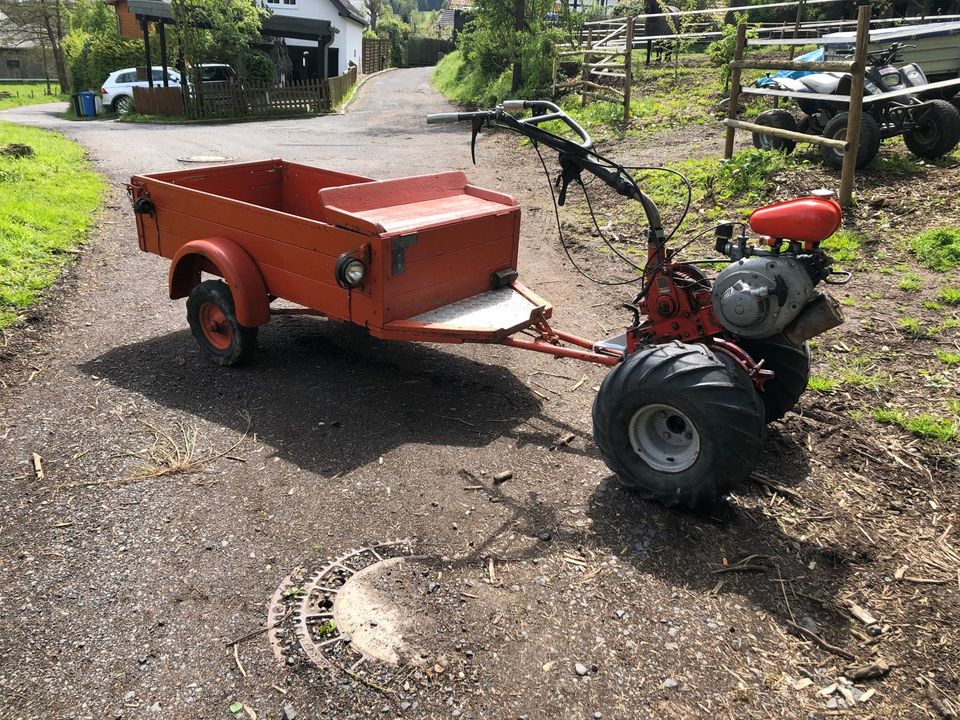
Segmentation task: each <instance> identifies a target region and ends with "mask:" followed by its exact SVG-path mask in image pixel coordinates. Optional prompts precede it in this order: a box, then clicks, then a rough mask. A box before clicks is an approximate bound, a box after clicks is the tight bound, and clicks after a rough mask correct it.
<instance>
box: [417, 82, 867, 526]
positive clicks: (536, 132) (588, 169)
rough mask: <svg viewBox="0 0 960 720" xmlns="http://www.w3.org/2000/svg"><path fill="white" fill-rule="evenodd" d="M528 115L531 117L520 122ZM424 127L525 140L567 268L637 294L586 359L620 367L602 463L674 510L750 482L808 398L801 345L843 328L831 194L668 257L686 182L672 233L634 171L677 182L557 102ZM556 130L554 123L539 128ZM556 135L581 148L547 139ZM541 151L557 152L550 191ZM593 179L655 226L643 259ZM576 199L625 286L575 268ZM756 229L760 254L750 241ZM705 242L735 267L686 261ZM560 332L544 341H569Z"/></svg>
mask: <svg viewBox="0 0 960 720" xmlns="http://www.w3.org/2000/svg"><path fill="white" fill-rule="evenodd" d="M525 110H526V111H532V113H533V114H532V115H531V116H527V117H525V118H523V119H520V118H519V117H515V116H514V115H513V113H521V112H523V111H525ZM427 122H428V123H451V122H469V123H472V129H473V141H474V143H475V141H476V137H477V133H478V132H480V130H481V129H482V128H484V127H487V126H496V127H499V128H504V129H506V130H510V131H512V132H515V133H518V134H520V135H524V136H526V137H527V138H529V140H530V141H531V143H532V145H533V148H534V150H535V151H536V152H537V154H538V156H539V159H540V160H541V163H542V166H543V170H544V173H545V175H546V176H547V181H548V183H550V189H551V195H552V197H553V204H554V208H553V209H554V214H555V219H556V221H557V229H558V232H559V235H560V242H561V245H562V246H563V249H564V251H565V252H566V256H567V259H568V260H569V261H570V263H571V265H573V267H574V269H576V270H577V271H578V272H579V273H580V274H581V275H583V276H584V277H585V278H587V279H588V280H591V281H593V282H596V283H598V284H603V285H622V286H629V285H631V284H635V285H636V286H637V290H636V295H635V296H633V299H632V301H631V302H629V303H627V304H625V305H624V308H625V309H626V310H627V311H629V313H630V320H629V322H628V324H627V327H626V330H625V331H624V332H623V333H621V334H620V335H617V336H615V337H612V338H608V339H606V340H599V341H595V342H592V343H588V345H589V348H588V349H589V350H590V352H586V353H584V352H581V353H579V354H578V357H579V358H580V359H584V360H589V361H592V362H597V363H600V364H604V365H608V366H611V367H612V369H611V371H610V373H609V374H608V375H607V376H606V378H605V379H604V381H603V383H602V384H601V386H600V389H599V392H598V393H597V396H596V399H595V401H594V404H593V436H594V440H595V441H596V444H597V447H598V448H599V450H600V454H601V456H602V457H603V459H604V461H605V462H606V463H607V465H608V466H609V467H610V468H611V469H612V470H613V471H614V472H616V473H617V475H619V476H620V478H621V480H622V481H623V482H624V483H625V484H626V485H628V486H630V487H633V488H635V489H636V490H637V491H639V492H640V494H641V495H642V496H644V497H646V498H649V499H653V500H657V501H659V502H662V503H664V504H666V505H670V506H685V507H691V506H696V505H700V504H704V503H708V502H710V501H712V500H714V499H716V498H717V497H718V496H720V495H723V494H724V493H725V492H726V491H727V490H729V489H730V488H731V487H732V486H733V485H734V484H735V483H737V482H738V481H740V480H742V479H744V478H746V477H747V476H748V475H749V474H750V473H751V471H752V470H753V468H754V466H755V464H756V461H757V458H758V456H759V453H760V449H761V447H762V444H763V440H764V434H765V426H766V424H767V423H769V422H771V421H774V420H778V419H780V418H782V417H783V416H784V415H785V414H786V413H787V412H788V411H789V410H790V409H791V408H793V406H794V405H795V403H796V402H797V400H798V399H799V398H800V395H801V394H802V393H803V391H804V389H805V388H806V385H807V378H808V374H809V369H810V353H809V350H808V348H807V343H806V341H807V340H808V339H810V338H812V337H814V336H816V335H819V334H820V333H823V332H825V331H826V330H829V329H830V328H832V327H835V326H837V325H839V324H840V323H841V322H842V321H843V320H842V317H841V316H840V313H839V308H838V307H837V304H836V302H834V301H833V300H832V299H831V298H830V297H829V296H828V295H827V294H825V293H823V292H821V290H820V288H822V285H821V283H823V284H842V283H843V282H845V281H846V280H848V279H849V273H841V272H837V271H835V270H833V269H832V267H831V266H832V262H833V261H832V260H831V258H830V257H829V256H828V255H827V254H826V253H825V252H824V250H823V249H822V248H821V246H820V245H821V243H822V242H823V241H824V240H826V239H827V238H829V237H830V236H831V235H832V234H833V233H834V232H835V231H836V230H837V229H838V228H839V227H840V224H841V209H840V205H839V204H838V203H837V202H836V201H835V200H834V199H833V198H832V197H831V193H830V192H829V191H815V192H814V193H813V194H812V195H811V196H809V197H803V198H798V199H795V200H789V201H787V202H781V203H776V204H774V205H769V206H766V207H762V208H759V209H757V210H755V211H754V212H753V213H752V214H751V215H750V218H749V220H748V221H747V222H746V223H743V222H725V223H721V224H719V225H717V226H716V227H709V228H706V229H705V230H704V231H703V232H701V233H699V234H695V235H693V236H692V237H690V238H688V239H686V240H685V241H684V242H681V243H679V244H675V245H673V246H671V243H670V241H671V239H672V238H673V237H674V236H675V234H676V233H677V231H678V230H679V228H680V226H681V224H682V222H683V218H684V217H685V216H686V214H687V211H688V210H689V208H690V201H691V187H690V184H689V182H687V183H686V186H687V198H686V209H685V210H684V211H683V215H682V216H681V217H680V219H679V220H678V221H677V222H676V223H675V224H673V225H672V227H671V228H665V227H664V223H663V220H662V219H661V216H660V211H659V210H658V208H657V206H656V205H655V204H654V202H653V200H652V199H651V198H650V197H649V196H648V195H647V194H646V193H644V192H643V190H642V189H641V187H640V184H639V182H638V180H637V178H636V177H635V176H634V174H633V173H634V171H637V170H643V171H661V172H668V173H672V174H673V175H679V173H676V172H675V171H672V170H669V169H666V168H657V167H653V168H651V167H633V166H628V165H622V164H620V163H619V162H617V161H615V160H612V159H610V158H607V157H604V156H603V155H601V154H600V153H599V152H598V151H597V150H596V149H595V148H594V147H593V145H592V142H591V140H590V136H589V135H588V134H587V132H586V131H585V130H584V129H583V128H582V127H580V126H579V125H578V124H577V123H576V122H575V121H574V120H573V119H572V118H570V116H569V115H567V114H566V113H565V112H563V111H562V110H561V109H560V108H559V107H557V106H556V105H554V104H553V103H550V102H546V101H523V100H510V101H505V102H504V103H503V104H502V105H499V106H497V107H496V108H494V109H491V110H481V111H477V112H465V113H443V114H440V115H431V116H430V117H428V118H427ZM547 122H552V123H554V125H553V126H547V127H541V125H543V124H544V123H547ZM560 124H563V125H566V127H567V129H568V130H569V131H572V132H573V133H574V134H575V135H576V136H577V138H578V139H577V140H571V139H567V138H565V137H562V136H560V135H557V134H556V133H555V132H551V129H553V127H556V126H558V125H560ZM548 128H551V129H548ZM474 143H471V150H473V145H474ZM541 148H549V149H552V150H554V151H556V152H557V153H558V155H559V157H558V160H559V167H560V172H559V175H558V176H557V177H556V183H555V184H554V183H553V182H552V181H553V178H552V177H551V175H550V172H549V170H548V167H547V164H546V161H545V160H544V158H543V155H542V154H541ZM680 177H681V178H683V176H682V175H680ZM683 180H684V181H686V179H685V178H683ZM596 181H599V182H601V183H604V184H606V185H607V186H609V187H610V188H612V189H613V190H614V191H615V192H616V193H618V194H620V195H621V196H623V197H625V198H626V199H627V200H629V201H633V202H637V203H639V205H640V207H641V208H642V210H643V213H644V215H645V216H646V220H647V223H646V227H645V228H637V233H636V234H637V235H638V236H639V237H640V238H642V239H641V240H640V242H642V243H643V245H644V246H645V249H646V257H645V259H639V258H638V257H637V255H635V254H632V253H631V252H629V250H630V249H631V248H628V247H626V246H625V245H620V243H622V242H625V241H621V240H618V239H616V238H614V237H607V236H606V235H604V233H603V230H602V229H601V228H600V226H599V224H598V223H597V220H596V217H595V216H594V215H593V210H592V206H591V205H590V202H589V195H588V187H589V186H590V184H591V182H596ZM554 188H557V190H558V192H557V191H555V190H554ZM570 188H573V189H575V190H579V191H581V192H582V193H583V195H584V199H585V200H586V201H587V203H586V205H587V208H588V209H589V210H588V211H589V213H590V215H591V217H592V219H593V224H594V227H595V228H596V230H597V233H598V236H599V237H600V238H601V239H602V240H603V241H604V242H605V243H606V245H607V247H608V249H609V250H610V252H611V253H612V255H614V256H616V257H617V258H619V259H620V260H621V261H623V262H624V263H625V264H626V265H627V266H628V267H629V270H628V271H627V272H626V273H625V275H626V277H625V278H623V279H617V278H614V277H612V276H610V275H607V274H604V275H603V276H602V277H596V276H595V275H591V273H590V271H589V270H587V269H584V268H582V267H580V265H579V264H578V262H577V258H576V256H575V255H574V254H573V253H572V252H571V247H570V245H569V243H567V242H566V241H565V239H564V235H563V224H562V223H561V222H560V215H559V211H558V210H557V206H558V205H563V204H564V202H565V201H566V199H567V192H568V189H570ZM748 227H749V229H750V230H751V231H752V232H753V233H755V235H756V236H759V238H758V239H759V243H757V244H755V243H753V242H751V241H749V240H748V235H747V228H748ZM707 233H713V235H714V240H715V242H714V247H715V250H716V252H717V253H718V254H721V255H723V257H722V258H720V259H719V261H721V262H723V261H725V262H726V263H727V265H726V267H725V268H724V269H723V270H721V271H720V272H719V273H718V274H717V275H716V276H715V277H714V278H712V279H711V278H709V277H707V276H706V275H705V274H704V273H703V272H702V271H701V270H700V269H698V266H699V265H701V264H703V263H707V262H710V263H712V262H717V261H718V259H717V258H716V257H714V258H707V259H703V260H695V259H683V260H681V259H680V258H679V257H678V253H679V252H680V251H682V250H683V249H684V248H686V247H688V246H690V245H691V243H693V242H694V241H695V240H697V239H698V238H700V237H703V236H704V235H706V234H707ZM618 245H619V247H618ZM818 286H820V287H819V288H818ZM631 295H632V293H631ZM555 335H556V337H555V338H554V339H553V340H549V339H548V340H547V341H548V342H551V341H554V342H559V341H560V340H562V339H564V337H566V338H567V339H569V338H570V336H561V335H560V334H559V333H555ZM582 347H587V346H582ZM568 356H570V355H569V354H568Z"/></svg>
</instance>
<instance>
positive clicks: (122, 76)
mask: <svg viewBox="0 0 960 720" xmlns="http://www.w3.org/2000/svg"><path fill="white" fill-rule="evenodd" d="M167 74H168V77H169V81H170V87H180V73H179V72H177V71H176V70H174V69H173V68H170V67H168V68H167ZM149 86H150V84H149V83H148V82H147V81H146V80H137V69H136V68H124V69H123V70H114V71H113V72H112V73H110V75H109V76H108V77H107V79H106V80H105V81H104V83H103V86H102V87H101V88H100V97H101V98H102V99H103V104H104V106H106V107H110V108H111V109H112V110H113V111H114V112H115V113H118V114H120V115H125V114H127V113H129V112H133V109H134V108H133V88H134V87H144V88H145V87H149ZM153 86H154V87H162V86H163V68H159V67H155V68H153Z"/></svg>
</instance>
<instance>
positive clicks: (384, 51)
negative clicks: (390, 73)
mask: <svg viewBox="0 0 960 720" xmlns="http://www.w3.org/2000/svg"><path fill="white" fill-rule="evenodd" d="M392 52H393V43H391V41H390V38H364V39H363V72H364V73H365V74H366V73H375V72H380V71H381V70H386V69H387V68H388V67H390V66H391V55H392Z"/></svg>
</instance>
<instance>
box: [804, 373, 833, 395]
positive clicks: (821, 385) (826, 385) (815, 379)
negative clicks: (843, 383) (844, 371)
mask: <svg viewBox="0 0 960 720" xmlns="http://www.w3.org/2000/svg"><path fill="white" fill-rule="evenodd" d="M839 385H840V383H839V381H837V380H834V379H833V378H827V377H820V376H818V375H811V376H810V379H809V380H808V381H807V387H808V388H809V389H810V390H813V391H814V392H818V393H825V394H827V393H832V392H834V391H836V389H837V387H839Z"/></svg>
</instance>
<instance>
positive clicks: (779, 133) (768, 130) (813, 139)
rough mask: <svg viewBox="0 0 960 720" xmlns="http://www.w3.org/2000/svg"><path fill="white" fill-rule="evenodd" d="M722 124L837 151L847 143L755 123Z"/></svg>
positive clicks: (726, 119)
mask: <svg viewBox="0 0 960 720" xmlns="http://www.w3.org/2000/svg"><path fill="white" fill-rule="evenodd" d="M723 124H724V125H726V126H727V127H728V128H731V129H732V128H737V129H739V130H749V131H750V132H757V133H763V134H764V135H773V136H774V137H778V138H784V139H785V140H794V141H795V142H808V143H813V144H814V145H826V146H827V147H834V148H837V149H838V150H845V149H846V147H847V143H846V142H844V141H843V140H830V139H828V138H825V137H823V136H822V135H807V134H806V133H799V132H794V131H792V130H783V129H781V128H775V127H770V126H769V125H757V124H756V123H749V122H743V121H742V120H734V119H731V118H725V119H724V121H723ZM731 131H732V130H731Z"/></svg>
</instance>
